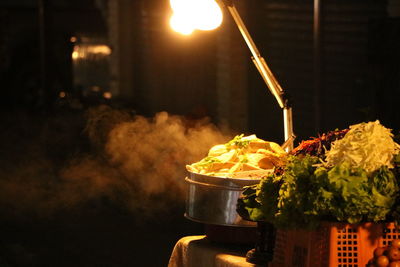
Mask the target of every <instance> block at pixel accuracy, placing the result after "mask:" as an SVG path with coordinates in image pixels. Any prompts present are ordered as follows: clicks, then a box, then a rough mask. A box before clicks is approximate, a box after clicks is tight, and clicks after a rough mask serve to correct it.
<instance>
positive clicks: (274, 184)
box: [239, 155, 399, 228]
mask: <svg viewBox="0 0 400 267" xmlns="http://www.w3.org/2000/svg"><path fill="white" fill-rule="evenodd" d="M318 163H319V158H318V157H314V156H309V155H306V156H292V157H290V158H289V159H288V163H287V165H286V168H285V170H284V172H283V174H282V175H277V174H272V175H270V176H268V177H265V178H263V179H262V180H261V182H260V183H259V184H258V185H256V186H252V187H248V188H247V189H246V190H245V193H244V197H243V198H241V199H240V201H239V202H240V203H241V205H242V206H241V209H242V211H243V210H244V211H245V213H246V215H247V218H249V219H251V220H254V221H268V222H271V223H273V224H274V225H275V226H276V227H279V228H297V227H303V228H313V227H315V226H317V225H318V224H319V222H320V221H322V220H328V221H341V222H348V223H358V222H363V221H373V222H378V221H384V220H386V219H387V218H388V216H389V215H390V212H391V210H392V207H393V206H394V204H395V200H396V196H397V194H398V191H399V186H398V181H397V179H396V176H395V175H394V173H393V171H392V170H391V169H389V168H388V167H387V166H382V167H380V168H379V169H378V170H376V171H374V172H371V173H369V172H367V171H365V170H364V169H362V168H353V167H351V165H350V164H349V163H348V162H343V163H341V164H339V165H337V166H335V167H333V168H326V167H323V166H321V165H320V164H318Z"/></svg>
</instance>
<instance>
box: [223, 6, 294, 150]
mask: <svg viewBox="0 0 400 267" xmlns="http://www.w3.org/2000/svg"><path fill="white" fill-rule="evenodd" d="M217 2H219V3H222V4H223V5H224V6H226V7H227V9H228V10H229V13H230V14H231V15H232V17H233V19H234V21H235V23H236V25H237V26H238V28H239V31H240V33H241V34H242V36H243V38H244V40H245V42H246V44H247V46H248V47H249V49H250V52H251V54H252V60H253V63H254V65H255V66H256V68H257V70H258V72H259V73H260V75H261V76H262V78H263V80H264V82H265V83H266V84H267V87H268V89H269V90H270V92H271V93H272V95H273V96H274V97H275V99H276V101H277V102H278V104H279V106H280V107H281V108H282V109H283V122H284V133H285V143H284V144H283V145H282V148H284V149H285V150H286V151H290V150H292V149H293V141H294V138H295V135H294V133H293V116H292V108H291V106H290V103H289V100H288V98H287V97H286V96H285V94H284V92H283V89H282V87H281V86H280V84H279V83H278V81H277V80H276V78H275V76H274V75H273V74H272V72H271V70H270V68H269V67H268V65H267V62H266V61H265V59H264V58H263V57H262V56H261V54H260V52H259V51H258V49H257V46H256V44H255V43H254V41H253V39H252V38H251V36H250V33H249V32H248V30H247V28H246V26H245V25H244V23H243V20H242V19H241V17H240V15H239V12H238V11H237V9H236V7H235V6H234V4H233V0H217Z"/></svg>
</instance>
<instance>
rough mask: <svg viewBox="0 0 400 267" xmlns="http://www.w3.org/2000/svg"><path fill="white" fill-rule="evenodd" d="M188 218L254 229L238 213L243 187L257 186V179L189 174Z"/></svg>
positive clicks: (207, 222) (258, 180)
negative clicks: (237, 206)
mask: <svg viewBox="0 0 400 267" xmlns="http://www.w3.org/2000/svg"><path fill="white" fill-rule="evenodd" d="M185 180H186V182H187V184H188V190H187V197H186V213H185V217H186V218H188V219H190V220H193V221H196V222H201V223H205V224H215V225H226V226H240V227H255V226H256V223H255V222H250V221H246V220H243V219H242V218H241V217H240V216H239V214H238V213H237V212H236V204H237V200H238V198H239V197H240V194H241V193H242V192H243V187H244V186H248V185H253V184H258V183H259V182H260V179H257V178H247V179H246V178H240V179H237V178H223V177H215V176H207V175H202V174H197V173H191V172H189V175H188V177H186V178H185Z"/></svg>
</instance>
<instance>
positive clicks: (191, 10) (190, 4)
mask: <svg viewBox="0 0 400 267" xmlns="http://www.w3.org/2000/svg"><path fill="white" fill-rule="evenodd" d="M170 5H171V8H172V11H173V14H172V16H171V19H170V25H171V27H172V29H173V30H174V31H176V32H179V33H181V34H184V35H189V34H191V33H192V32H193V31H194V30H202V31H208V30H213V29H215V28H218V27H219V25H221V23H222V10H221V8H220V7H219V5H218V4H217V2H215V1H214V0H170Z"/></svg>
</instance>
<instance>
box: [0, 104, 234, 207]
mask: <svg viewBox="0 0 400 267" xmlns="http://www.w3.org/2000/svg"><path fill="white" fill-rule="evenodd" d="M85 134H86V136H87V137H88V138H89V140H90V147H91V150H90V151H84V152H82V151H81V152H79V153H75V155H74V157H73V158H70V159H67V160H65V161H64V162H63V163H62V167H55V166H54V165H56V164H54V160H53V159H51V158H50V157H49V156H48V155H47V154H46V153H44V152H37V153H34V154H32V157H29V156H27V157H26V158H24V163H23V164H21V165H22V166H23V168H18V167H17V165H14V166H13V167H12V168H9V169H6V168H2V169H0V208H1V210H0V212H6V213H14V214H16V213H24V212H27V211H29V212H31V213H40V214H42V215H43V214H45V215H46V214H51V213H52V212H54V211H57V210H60V209H66V208H74V207H76V206H79V205H82V204H83V203H87V202H93V201H98V200H99V199H107V201H111V202H113V203H116V204H117V205H121V206H124V207H126V208H128V209H131V210H134V209H136V210H138V209H139V210H142V211H143V210H148V209H149V207H150V208H151V210H153V211H154V210H155V209H160V210H163V209H166V208H167V206H168V205H170V204H171V203H183V201H184V198H185V182H184V178H185V176H186V169H185V165H186V164H190V163H193V162H195V161H198V160H200V159H201V158H203V157H204V156H205V155H206V154H207V151H208V150H209V148H210V147H211V146H213V145H215V144H219V143H224V142H226V141H227V140H229V139H230V138H231V137H229V136H228V135H225V134H223V133H222V132H221V130H220V129H218V128H217V127H216V126H215V125H213V124H211V123H210V122H209V121H208V120H207V119H203V120H196V121H194V120H188V119H187V118H185V117H183V116H177V115H170V114H168V113H166V112H160V113H158V114H156V115H155V116H154V117H153V118H146V117H143V116H133V115H130V114H129V113H128V112H124V111H120V110H114V109H111V108H109V107H106V106H102V107H98V108H95V109H92V110H90V111H89V112H88V117H87V125H86V131H85ZM38 139H40V140H43V139H45V138H43V136H41V137H39V138H38ZM32 142H35V140H32ZM62 147H65V144H63V145H62ZM35 151H37V147H36V150H35Z"/></svg>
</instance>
